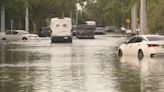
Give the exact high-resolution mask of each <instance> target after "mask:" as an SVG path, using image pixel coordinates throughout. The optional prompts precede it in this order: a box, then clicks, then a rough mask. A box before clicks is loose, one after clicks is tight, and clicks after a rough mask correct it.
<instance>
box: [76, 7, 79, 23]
mask: <svg viewBox="0 0 164 92" xmlns="http://www.w3.org/2000/svg"><path fill="white" fill-rule="evenodd" d="M78 19H79V18H78V10H76V25H78V24H79V23H78Z"/></svg>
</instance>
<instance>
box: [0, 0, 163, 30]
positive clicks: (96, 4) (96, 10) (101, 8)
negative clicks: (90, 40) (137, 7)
mask: <svg viewBox="0 0 164 92" xmlns="http://www.w3.org/2000/svg"><path fill="white" fill-rule="evenodd" d="M139 1H140V0H0V7H2V6H3V7H5V10H6V27H7V29H9V28H10V21H11V19H12V20H13V25H14V28H15V29H23V28H24V21H25V17H24V16H25V7H28V8H29V17H30V29H31V31H32V32H37V31H38V30H39V29H40V28H41V27H43V26H47V23H48V20H49V19H50V18H52V17H62V16H66V17H72V18H73V21H75V19H76V17H75V16H76V9H77V7H76V4H77V3H79V4H80V5H81V6H82V8H83V10H82V11H78V14H80V15H81V16H79V22H80V23H82V22H84V21H86V20H94V21H96V22H97V24H98V25H103V26H105V25H114V26H117V27H120V26H126V25H127V23H126V19H127V18H130V17H131V13H130V12H131V7H132V6H133V4H134V2H139ZM84 2H87V5H86V6H85V7H84ZM147 5H148V7H147V10H148V24H149V28H150V30H151V31H152V32H154V33H155V32H157V31H162V30H163V29H164V28H163V27H164V20H163V16H164V12H163V11H164V7H163V6H164V0H147Z"/></svg>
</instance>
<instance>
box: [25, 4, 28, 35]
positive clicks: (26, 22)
mask: <svg viewBox="0 0 164 92" xmlns="http://www.w3.org/2000/svg"><path fill="white" fill-rule="evenodd" d="M25 10H26V15H25V30H26V31H27V32H29V10H28V4H27V2H26V6H25Z"/></svg>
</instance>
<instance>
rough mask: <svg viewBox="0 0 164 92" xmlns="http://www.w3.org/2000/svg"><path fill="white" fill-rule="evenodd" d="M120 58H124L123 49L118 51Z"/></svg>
mask: <svg viewBox="0 0 164 92" xmlns="http://www.w3.org/2000/svg"><path fill="white" fill-rule="evenodd" d="M118 56H119V57H122V56H123V54H122V50H121V49H119V50H118Z"/></svg>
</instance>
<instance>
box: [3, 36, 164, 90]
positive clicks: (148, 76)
mask: <svg viewBox="0 0 164 92" xmlns="http://www.w3.org/2000/svg"><path fill="white" fill-rule="evenodd" d="M124 40H125V38H123V37H121V38H120V37H111V36H110V35H107V36H96V39H93V40H92V39H91V40H86V39H85V40H79V39H74V42H73V44H67V43H60V44H51V43H50V39H49V38H42V39H40V40H38V41H29V42H13V43H1V44H0V92H164V71H163V70H164V58H161V57H160V58H155V59H151V58H144V59H143V61H138V59H137V58H136V57H123V58H121V59H119V58H118V57H117V55H116V51H117V47H118V46H119V44H120V43H121V42H122V41H124Z"/></svg>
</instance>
